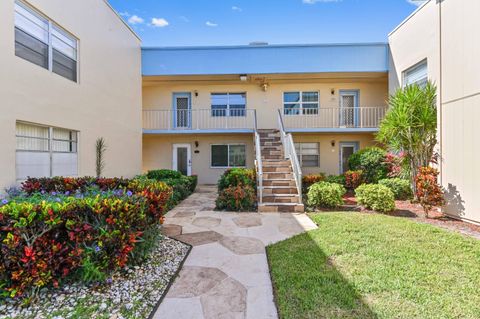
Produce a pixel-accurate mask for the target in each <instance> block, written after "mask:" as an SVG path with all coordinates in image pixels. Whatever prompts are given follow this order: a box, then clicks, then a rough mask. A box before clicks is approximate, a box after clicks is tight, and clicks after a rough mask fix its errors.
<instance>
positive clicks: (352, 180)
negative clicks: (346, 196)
mask: <svg viewBox="0 0 480 319" xmlns="http://www.w3.org/2000/svg"><path fill="white" fill-rule="evenodd" d="M344 175H345V187H346V188H348V189H356V188H357V187H358V186H360V185H362V184H363V171H361V170H358V171H346V172H345V174H344Z"/></svg>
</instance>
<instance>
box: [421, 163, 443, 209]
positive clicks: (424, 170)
mask: <svg viewBox="0 0 480 319" xmlns="http://www.w3.org/2000/svg"><path fill="white" fill-rule="evenodd" d="M438 174H439V172H438V170H437V169H435V168H433V167H420V169H419V170H418V174H417V176H416V177H415V184H416V189H417V190H416V197H417V199H418V201H419V203H420V205H422V208H423V210H424V212H425V216H426V217H427V218H428V217H429V216H428V213H429V212H430V210H432V208H433V207H435V206H442V205H444V204H445V198H444V194H443V190H442V188H441V186H440V185H439V184H438Z"/></svg>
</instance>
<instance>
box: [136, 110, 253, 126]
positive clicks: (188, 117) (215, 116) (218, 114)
mask: <svg viewBox="0 0 480 319" xmlns="http://www.w3.org/2000/svg"><path fill="white" fill-rule="evenodd" d="M143 128H144V129H145V130H162V131H163V130H167V131H169V130H172V131H182V130H252V132H253V131H254V129H255V110H253V109H249V110H246V109H231V110H223V109H217V110H215V109H194V110H143Z"/></svg>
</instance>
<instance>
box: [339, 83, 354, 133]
mask: <svg viewBox="0 0 480 319" xmlns="http://www.w3.org/2000/svg"><path fill="white" fill-rule="evenodd" d="M357 107H358V91H343V90H342V91H340V126H341V127H355V126H356V125H357V110H358V109H357Z"/></svg>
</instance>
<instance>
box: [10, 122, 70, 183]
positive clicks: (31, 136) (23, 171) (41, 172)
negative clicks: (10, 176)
mask: <svg viewBox="0 0 480 319" xmlns="http://www.w3.org/2000/svg"><path fill="white" fill-rule="evenodd" d="M77 138H78V133H77V132H76V131H72V130H67V129H61V128H56V127H48V126H42V125H36V124H29V123H23V122H17V124H16V139H17V152H16V174H17V180H23V179H26V178H27V177H29V176H30V177H51V176H75V175H77V173H78V164H77V160H78V157H77V148H78V139H77Z"/></svg>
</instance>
